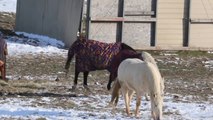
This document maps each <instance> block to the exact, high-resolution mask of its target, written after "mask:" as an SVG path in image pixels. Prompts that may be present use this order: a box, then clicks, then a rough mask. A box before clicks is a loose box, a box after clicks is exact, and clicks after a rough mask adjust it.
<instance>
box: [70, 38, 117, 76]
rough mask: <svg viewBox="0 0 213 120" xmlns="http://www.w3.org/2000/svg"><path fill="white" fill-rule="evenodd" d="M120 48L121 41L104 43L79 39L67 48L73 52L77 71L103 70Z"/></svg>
mask: <svg viewBox="0 0 213 120" xmlns="http://www.w3.org/2000/svg"><path fill="white" fill-rule="evenodd" d="M120 50H121V43H120V42H118V43H104V42H100V41H95V40H86V39H79V40H77V41H75V42H74V43H73V44H72V46H71V47H70V49H69V53H68V54H70V55H71V54H75V55H76V56H75V57H76V63H75V65H76V66H75V68H76V69H77V71H79V72H85V71H94V70H103V69H106V68H107V67H108V66H109V65H110V64H111V61H112V59H113V57H114V56H115V55H117V54H118V53H119V51H120Z"/></svg>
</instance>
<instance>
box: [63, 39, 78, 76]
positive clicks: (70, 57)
mask: <svg viewBox="0 0 213 120" xmlns="http://www.w3.org/2000/svg"><path fill="white" fill-rule="evenodd" d="M75 47H76V42H74V43H73V44H72V45H71V47H70V48H69V50H68V54H67V61H66V65H65V69H66V75H67V73H68V71H69V67H70V62H71V60H72V58H73V56H74V55H75Z"/></svg>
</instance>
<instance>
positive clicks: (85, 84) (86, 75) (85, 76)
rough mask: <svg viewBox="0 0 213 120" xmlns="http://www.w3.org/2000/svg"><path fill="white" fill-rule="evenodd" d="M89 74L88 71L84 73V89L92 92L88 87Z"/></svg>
mask: <svg viewBox="0 0 213 120" xmlns="http://www.w3.org/2000/svg"><path fill="white" fill-rule="evenodd" d="M88 74H89V72H88V71H86V72H84V84H83V86H84V88H85V89H86V90H88V91H90V89H89V88H88V86H87V78H88Z"/></svg>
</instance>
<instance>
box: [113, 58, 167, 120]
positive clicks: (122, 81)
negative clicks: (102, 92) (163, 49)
mask: <svg viewBox="0 0 213 120" xmlns="http://www.w3.org/2000/svg"><path fill="white" fill-rule="evenodd" d="M120 88H121V92H122V94H123V96H124V99H125V104H126V112H127V115H128V116H129V115H130V109H129V105H130V101H131V99H132V95H133V93H134V92H136V96H137V101H136V110H135V116H138V114H139V106H140V104H141V96H143V95H145V94H146V93H148V94H149V95H150V98H151V111H152V112H151V113H152V117H153V119H154V120H160V119H161V118H162V106H163V89H164V80H163V79H162V77H161V74H160V72H159V70H158V68H157V67H156V66H155V65H154V64H153V63H150V62H144V61H142V60H140V59H137V58H131V59H126V60H124V61H123V62H121V64H120V65H119V68H118V80H117V81H116V82H115V85H114V88H113V92H112V100H113V101H114V99H115V97H116V98H117V99H116V101H115V104H117V101H118V96H119V89H120ZM112 100H111V102H112Z"/></svg>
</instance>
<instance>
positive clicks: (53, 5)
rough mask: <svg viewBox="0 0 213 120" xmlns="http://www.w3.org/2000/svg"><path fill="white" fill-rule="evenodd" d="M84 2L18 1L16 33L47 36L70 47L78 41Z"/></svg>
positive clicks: (60, 0) (62, 0)
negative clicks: (22, 32)
mask: <svg viewBox="0 0 213 120" xmlns="http://www.w3.org/2000/svg"><path fill="white" fill-rule="evenodd" d="M82 6H83V0H17V12H16V29H15V30H16V31H24V32H29V33H35V34H41V35H47V36H49V37H53V38H57V39H60V40H62V41H63V42H64V43H65V44H66V47H69V46H70V45H71V43H72V42H73V41H75V40H76V37H77V31H78V28H79V23H80V17H81V10H82Z"/></svg>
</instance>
